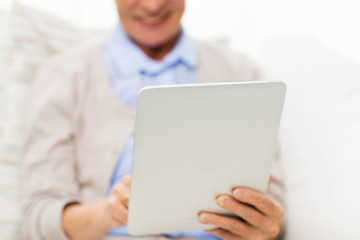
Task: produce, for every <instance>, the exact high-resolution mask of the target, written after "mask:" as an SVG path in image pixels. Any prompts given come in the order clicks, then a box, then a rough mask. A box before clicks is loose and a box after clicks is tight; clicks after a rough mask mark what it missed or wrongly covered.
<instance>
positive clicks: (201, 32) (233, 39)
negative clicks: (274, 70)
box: [0, 0, 360, 63]
mask: <svg viewBox="0 0 360 240" xmlns="http://www.w3.org/2000/svg"><path fill="white" fill-rule="evenodd" d="M114 1H115V0H21V2H23V3H26V4H28V5H32V6H35V7H37V8H40V9H44V10H46V11H48V12H51V13H54V14H56V15H59V16H62V17H64V18H67V19H68V20H69V21H72V22H74V23H76V24H78V25H81V26H84V27H87V28H111V27H112V26H113V25H114V24H115V22H116V19H117V16H116V12H115V10H114ZM11 2H12V0H1V1H0V8H9V6H10V3H11ZM359 13H360V1H359V0H301V1H298V0H187V11H186V13H185V16H184V21H183V24H184V26H185V28H186V29H187V31H188V32H189V33H190V34H191V35H192V36H194V37H196V38H199V39H214V38H227V39H229V42H230V46H231V47H232V48H234V49H235V50H238V51H243V52H245V53H247V54H250V55H251V56H253V57H256V56H257V54H258V53H259V51H260V49H261V47H262V46H263V44H264V43H266V42H268V41H269V40H271V39H273V38H275V37H278V36H287V35H297V36H302V37H307V38H312V39H314V40H316V41H319V42H321V43H323V44H325V45H327V46H330V47H332V48H334V49H336V50H337V51H338V52H340V53H341V54H343V55H345V56H347V57H349V58H351V59H353V60H355V61H357V62H359V63H360V44H359V42H360V27H359V23H360V14H359Z"/></svg>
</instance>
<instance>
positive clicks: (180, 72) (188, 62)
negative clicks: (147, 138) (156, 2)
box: [104, 24, 219, 240]
mask: <svg viewBox="0 0 360 240" xmlns="http://www.w3.org/2000/svg"><path fill="white" fill-rule="evenodd" d="M104 60H105V68H106V71H107V74H108V76H109V79H110V83H111V86H112V88H113V90H114V92H115V94H116V96H117V97H118V98H119V100H120V101H121V102H122V103H123V104H124V105H125V106H126V107H128V108H129V109H131V110H132V111H133V112H134V113H136V101H137V94H138V92H139V91H140V89H141V88H142V87H145V86H150V85H171V84H188V83H195V82H196V79H197V76H196V67H197V63H198V53H197V46H196V43H195V42H194V41H193V40H192V39H190V38H189V37H188V36H187V35H186V34H185V33H184V32H183V31H182V32H181V35H180V38H179V40H178V42H177V44H176V45H175V47H174V48H173V49H172V51H171V52H170V53H168V54H167V55H166V56H165V57H164V59H163V60H161V61H155V60H152V59H151V58H149V57H147V56H146V55H145V54H144V53H143V52H142V50H141V49H140V48H139V47H138V46H137V45H136V44H134V43H133V42H132V41H131V40H130V39H129V37H128V36H127V35H126V33H125V32H124V30H123V28H122V26H121V25H120V24H119V25H118V26H117V27H116V28H115V29H114V30H113V31H112V32H111V33H110V36H109V38H108V40H107V42H106V46H105V59H104ZM133 147H134V135H133V134H132V135H131V136H130V137H129V139H128V140H127V142H126V144H125V147H124V149H123V152H122V155H121V156H120V158H119V160H118V163H117V166H116V169H115V171H114V175H113V177H112V180H111V184H110V187H109V190H108V192H109V194H110V192H111V191H112V188H113V187H114V186H115V185H116V184H117V183H118V182H119V181H120V180H121V179H122V177H123V176H125V175H126V174H130V172H131V161H132V157H133V156H132V154H133ZM108 234H109V235H128V232H127V227H126V226H125V227H122V228H116V229H111V230H110V231H109V232H108ZM164 235H166V236H169V237H189V238H196V239H209V240H211V239H219V238H217V237H215V236H213V235H211V234H209V233H207V232H205V231H189V232H180V233H169V234H164Z"/></svg>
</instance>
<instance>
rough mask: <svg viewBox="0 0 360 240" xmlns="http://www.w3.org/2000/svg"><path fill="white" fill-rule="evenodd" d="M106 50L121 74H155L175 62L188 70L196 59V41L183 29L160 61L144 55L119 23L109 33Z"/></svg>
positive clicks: (194, 63)
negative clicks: (169, 50)
mask: <svg viewBox="0 0 360 240" xmlns="http://www.w3.org/2000/svg"><path fill="white" fill-rule="evenodd" d="M106 50H107V54H109V55H110V58H111V61H112V63H113V65H115V66H114V67H116V68H117V72H118V74H120V75H122V76H131V75H133V74H139V73H140V74H146V75H157V74H160V73H161V72H163V71H165V70H166V69H167V68H169V67H171V66H174V65H177V64H183V65H184V66H185V67H186V68H187V69H188V70H195V68H196V65H197V60H198V59H197V55H198V54H197V48H196V43H195V41H194V40H192V39H191V38H190V37H188V36H187V35H186V34H185V32H184V31H183V30H181V35H180V38H179V40H178V42H177V43H176V45H175V47H174V48H173V49H172V50H171V52H169V53H168V54H167V55H166V56H165V57H164V59H163V60H161V61H155V60H152V59H151V58H149V57H148V56H146V54H144V53H143V52H142V50H141V49H140V48H139V47H138V46H137V45H136V44H135V43H134V42H133V41H131V39H130V38H129V37H128V36H127V34H126V33H125V31H124V29H123V28H122V26H121V24H118V25H117V26H116V28H115V29H114V30H113V31H112V32H111V33H110V36H109V38H108V40H107V43H106Z"/></svg>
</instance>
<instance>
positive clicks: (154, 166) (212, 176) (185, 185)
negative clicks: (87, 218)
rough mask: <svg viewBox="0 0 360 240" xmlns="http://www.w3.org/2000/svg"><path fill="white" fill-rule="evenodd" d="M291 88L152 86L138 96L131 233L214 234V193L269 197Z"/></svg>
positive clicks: (270, 85) (264, 84)
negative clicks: (209, 217) (243, 190)
mask: <svg viewBox="0 0 360 240" xmlns="http://www.w3.org/2000/svg"><path fill="white" fill-rule="evenodd" d="M285 91H286V86H285V84H284V83H282V82H264V81H254V82H232V83H211V84H193V85H172V86H156V87H146V88H144V89H142V90H141V91H140V93H139V95H138V105H137V115H136V125H135V140H134V155H133V163H132V173H131V174H132V178H131V187H130V200H129V214H128V231H129V233H130V234H131V235H134V236H137V235H149V234H159V233H171V232H180V231H189V230H200V229H209V228H212V227H213V226H211V225H203V224H201V223H199V221H198V213H199V211H210V212H216V213H219V214H229V212H226V211H225V210H224V209H222V208H220V207H218V206H217V205H216V201H215V199H216V196H218V195H219V194H229V195H231V191H232V189H233V188H234V187H239V186H242V187H248V188H252V189H255V190H257V191H260V192H265V191H266V189H267V184H268V180H269V175H270V168H271V163H272V160H273V158H274V156H275V145H276V138H277V132H278V127H279V122H280V118H281V113H282V108H283V102H284V97H285Z"/></svg>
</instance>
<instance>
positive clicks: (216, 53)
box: [22, 42, 258, 240]
mask: <svg viewBox="0 0 360 240" xmlns="http://www.w3.org/2000/svg"><path fill="white" fill-rule="evenodd" d="M198 48H199V64H198V68H197V74H198V81H199V82H217V81H223V82H225V81H244V80H254V79H256V78H257V77H258V76H257V71H256V68H255V67H254V65H253V64H252V63H251V62H250V61H249V60H248V59H247V58H245V57H243V56H241V55H237V54H234V53H231V52H229V51H227V50H226V49H220V48H218V47H214V46H210V45H207V44H201V43H199V44H198ZM103 54H104V53H103V42H101V43H99V42H97V43H92V44H89V45H87V46H84V47H82V48H81V49H79V50H76V51H73V52H72V53H70V54H67V55H63V56H59V57H57V58H56V59H54V60H53V61H51V62H50V63H48V64H47V66H46V67H45V68H43V69H42V70H41V71H40V72H39V74H38V76H37V78H36V79H35V82H34V87H33V91H32V94H31V96H32V97H31V107H30V112H29V114H28V119H27V128H26V130H27V131H26V140H25V147H24V151H23V157H22V163H23V169H22V170H23V171H22V180H23V181H22V183H23V184H22V187H23V191H22V192H23V196H22V200H23V201H22V213H23V223H22V226H23V234H24V236H25V238H26V239H32V240H36V239H51V240H57V239H59V240H60V239H67V238H66V236H65V234H64V232H63V231H62V229H61V215H62V210H63V207H64V206H65V205H66V204H67V203H69V202H72V201H79V202H89V201H94V200H98V199H101V198H104V196H105V195H106V191H107V189H108V187H109V183H110V179H111V177H112V175H113V171H114V168H115V165H116V163H117V160H118V158H119V156H120V155H121V151H122V148H123V146H124V144H125V141H126V140H127V139H128V137H129V135H130V134H131V132H132V131H133V130H134V114H133V113H132V112H131V111H129V110H128V109H127V108H126V107H125V106H124V105H122V104H121V102H120V101H119V100H118V98H117V97H116V96H115V94H114V92H113V90H112V88H111V86H110V84H109V80H108V77H107V75H106V73H105V69H104V64H103Z"/></svg>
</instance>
